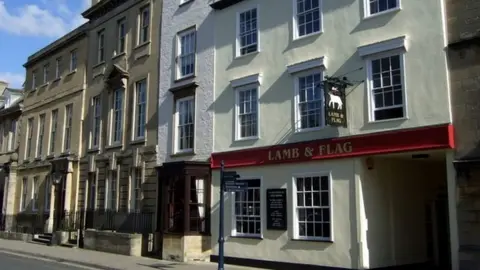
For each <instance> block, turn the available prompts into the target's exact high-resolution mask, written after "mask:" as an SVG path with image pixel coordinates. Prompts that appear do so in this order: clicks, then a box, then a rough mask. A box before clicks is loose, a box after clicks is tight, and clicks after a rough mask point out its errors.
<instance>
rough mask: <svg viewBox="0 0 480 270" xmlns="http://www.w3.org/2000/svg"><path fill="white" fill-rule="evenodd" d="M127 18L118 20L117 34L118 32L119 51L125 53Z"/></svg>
mask: <svg viewBox="0 0 480 270" xmlns="http://www.w3.org/2000/svg"><path fill="white" fill-rule="evenodd" d="M126 22H127V21H126V19H125V18H123V19H121V20H119V21H118V22H117V34H118V45H117V50H118V52H117V53H119V54H120V53H124V52H125V44H126V36H127V28H126Z"/></svg>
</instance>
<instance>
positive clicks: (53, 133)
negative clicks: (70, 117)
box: [49, 109, 58, 154]
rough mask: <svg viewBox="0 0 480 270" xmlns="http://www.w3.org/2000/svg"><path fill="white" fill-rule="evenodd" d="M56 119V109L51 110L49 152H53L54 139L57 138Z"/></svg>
mask: <svg viewBox="0 0 480 270" xmlns="http://www.w3.org/2000/svg"><path fill="white" fill-rule="evenodd" d="M57 120H58V109H55V110H53V111H52V118H51V121H50V147H49V148H50V149H49V152H50V154H53V153H54V152H55V140H56V139H57Z"/></svg>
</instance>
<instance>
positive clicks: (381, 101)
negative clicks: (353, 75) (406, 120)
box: [368, 54, 405, 121]
mask: <svg viewBox="0 0 480 270" xmlns="http://www.w3.org/2000/svg"><path fill="white" fill-rule="evenodd" d="M368 65H369V68H368V71H369V74H368V77H369V78H368V81H369V88H370V91H371V92H370V96H371V101H370V103H371V106H370V107H371V113H370V120H372V121H378V120H387V119H395V118H403V117H405V103H404V86H403V55H399V54H395V55H391V56H385V57H381V58H375V59H369V60H368Z"/></svg>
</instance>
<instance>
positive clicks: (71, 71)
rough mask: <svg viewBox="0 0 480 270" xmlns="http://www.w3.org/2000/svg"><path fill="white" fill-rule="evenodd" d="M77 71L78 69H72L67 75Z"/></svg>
mask: <svg viewBox="0 0 480 270" xmlns="http://www.w3.org/2000/svg"><path fill="white" fill-rule="evenodd" d="M76 72H77V69H74V70H71V71H70V72H69V73H68V74H67V77H68V76H71V75H73V74H75V73H76Z"/></svg>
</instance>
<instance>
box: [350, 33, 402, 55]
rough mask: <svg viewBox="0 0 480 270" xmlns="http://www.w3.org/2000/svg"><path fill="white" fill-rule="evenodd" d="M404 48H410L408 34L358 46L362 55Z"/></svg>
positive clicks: (359, 53)
mask: <svg viewBox="0 0 480 270" xmlns="http://www.w3.org/2000/svg"><path fill="white" fill-rule="evenodd" d="M397 49H402V50H405V51H407V50H408V42H407V37H406V36H400V37H396V38H392V39H388V40H383V41H379V42H375V43H371V44H367V45H363V46H360V47H358V48H357V51H358V55H359V56H360V57H368V56H371V55H374V54H377V53H382V52H387V51H392V50H397Z"/></svg>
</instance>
